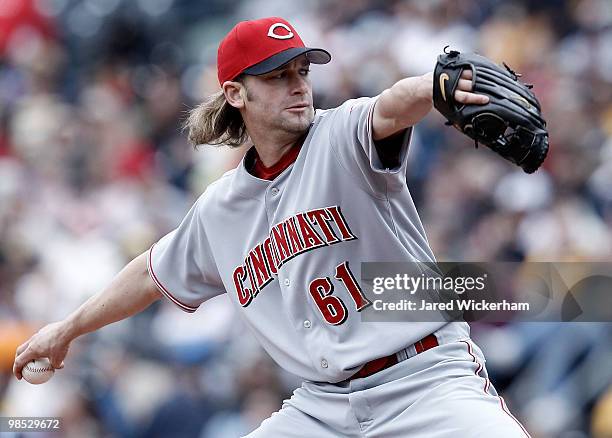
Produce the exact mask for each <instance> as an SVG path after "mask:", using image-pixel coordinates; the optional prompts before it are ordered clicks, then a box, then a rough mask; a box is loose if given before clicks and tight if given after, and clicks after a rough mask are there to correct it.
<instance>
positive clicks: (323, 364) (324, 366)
mask: <svg viewBox="0 0 612 438" xmlns="http://www.w3.org/2000/svg"><path fill="white" fill-rule="evenodd" d="M328 365H329V364H328V363H327V361H326V360H325V359H321V368H327V367H328Z"/></svg>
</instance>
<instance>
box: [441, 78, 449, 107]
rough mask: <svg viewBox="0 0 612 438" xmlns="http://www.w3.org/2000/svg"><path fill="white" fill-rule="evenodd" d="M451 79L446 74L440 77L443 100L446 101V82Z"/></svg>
mask: <svg viewBox="0 0 612 438" xmlns="http://www.w3.org/2000/svg"><path fill="white" fill-rule="evenodd" d="M449 79H450V78H449V77H448V75H447V74H446V73H442V74H441V75H440V90H441V91H442V99H444V100H445V101H446V88H445V85H446V81H448V80H449Z"/></svg>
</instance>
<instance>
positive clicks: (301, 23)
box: [0, 0, 612, 438]
mask: <svg viewBox="0 0 612 438" xmlns="http://www.w3.org/2000/svg"><path fill="white" fill-rule="evenodd" d="M267 15H280V16H283V17H285V18H287V19H289V20H290V21H292V22H293V23H294V24H295V26H296V27H297V28H298V29H299V30H300V33H301V34H302V37H303V38H304V40H305V41H306V42H307V44H310V45H319V46H320V47H325V48H327V49H328V50H329V51H330V52H331V53H332V55H333V56H334V59H333V61H332V63H331V64H329V65H327V66H315V67H314V68H313V71H312V79H313V84H314V89H315V103H316V106H317V107H320V108H329V107H333V106H336V105H338V104H339V103H341V102H342V101H344V100H346V99H348V98H352V97H357V96H363V95H368V96H371V95H376V94H378V93H379V92H380V91H382V90H383V89H384V88H385V87H387V86H389V85H391V84H392V83H393V82H394V81H396V80H398V79H399V78H401V77H403V76H407V75H416V74H422V73H425V72H426V71H428V70H431V68H432V66H433V64H434V61H435V56H436V55H437V54H438V53H439V52H440V51H441V49H442V47H444V46H445V45H446V44H451V45H452V47H453V48H457V49H460V50H476V51H479V52H480V53H482V54H485V55H487V56H489V57H491V58H493V59H494V60H496V61H498V62H500V61H502V60H503V61H506V62H507V63H508V64H509V65H511V66H512V67H513V68H515V69H516V70H517V71H519V72H521V73H523V74H524V76H525V77H526V78H527V80H528V82H533V83H534V84H535V91H536V93H537V94H538V96H539V97H540V99H541V102H542V104H543V107H544V114H545V116H546V117H547V119H548V121H549V126H550V134H551V152H550V154H549V158H548V159H547V161H546V163H545V165H544V168H543V169H542V170H540V171H538V172H537V173H536V174H534V175H531V176H526V175H524V174H522V173H521V172H520V171H518V170H516V169H515V168H513V167H511V166H510V165H509V164H506V163H505V162H503V161H502V160H500V159H498V158H497V156H494V155H493V154H492V153H490V152H489V151H487V150H478V151H474V148H473V145H472V144H471V143H470V142H469V141H467V140H465V139H464V138H462V137H461V136H460V135H459V134H458V133H457V132H456V131H455V130H454V129H451V128H447V127H445V126H443V124H442V122H443V120H442V118H441V117H440V116H439V115H437V114H435V113H433V112H432V113H431V114H430V116H428V117H427V118H426V119H425V120H424V121H423V122H421V123H420V124H419V125H418V127H417V129H416V134H415V137H414V141H413V144H412V149H411V159H410V171H409V174H408V184H409V187H410V189H411V191H412V193H413V196H414V198H415V201H416V203H417V205H418V207H419V210H420V213H421V215H422V219H423V222H424V224H425V227H426V229H427V232H428V236H429V239H430V242H431V244H432V246H433V249H434V252H435V253H436V255H437V256H438V258H439V260H466V261H470V260H472V261H485V260H511V261H520V260H527V261H609V260H610V254H611V246H612V239H611V233H612V231H611V229H610V226H611V225H612V2H611V1H610V0H567V1H562V0H522V1H519V0H516V1H503V0H413V1H399V0H396V1H377V0H345V1H332V0H317V1H308V2H305V1H288V0H253V1H246V0H244V1H241V0H36V1H35V0H0V416H8V415H18V416H42V415H47V416H51V415H58V416H62V417H63V418H64V424H65V430H64V432H63V433H62V436H70V437H94V436H103V437H168V436H173V437H201V438H223V437H237V436H240V435H241V434H245V433H247V432H249V431H250V430H252V429H254V428H255V427H256V426H257V425H259V423H260V422H261V421H262V420H263V419H264V418H266V417H268V416H269V415H270V414H271V413H272V412H273V411H275V410H277V409H279V407H280V404H281V401H282V400H283V399H284V398H286V397H288V396H289V395H290V394H291V392H292V390H293V389H294V388H295V387H297V386H298V385H299V381H298V380H297V379H296V378H295V377H293V376H290V375H287V374H286V373H284V372H282V371H281V370H279V369H278V368H277V367H276V366H275V365H274V364H273V363H271V362H270V360H269V359H268V357H267V356H266V355H265V354H264V353H262V351H261V349H260V348H259V347H258V346H257V344H256V342H255V340H254V339H253V338H252V337H250V335H249V334H248V333H247V332H246V331H245V328H244V327H243V326H242V324H241V323H240V321H239V319H238V317H237V316H236V315H235V314H234V312H233V310H232V309H231V308H230V307H229V305H228V301H226V299H225V298H224V297H221V298H218V299H215V300H213V301H212V302H210V303H207V305H205V306H203V308H202V309H200V310H199V311H198V312H196V313H195V314H193V315H187V314H184V313H182V312H181V311H180V310H178V309H176V308H174V307H172V306H171V305H170V304H168V303H165V302H164V303H160V304H159V305H155V306H153V307H152V308H150V309H149V310H148V311H146V312H145V313H143V314H140V315H138V316H137V317H134V318H132V319H130V320H128V321H124V322H122V323H119V324H116V325H113V326H110V327H107V328H105V329H104V330H101V331H99V332H98V333H95V334H92V335H89V336H87V337H85V338H83V339H81V340H78V341H77V342H76V343H75V344H74V345H73V347H72V350H71V352H70V354H69V357H68V360H67V364H66V368H65V370H63V371H62V372H59V373H57V375H56V376H55V377H54V378H53V379H52V380H51V381H50V382H49V383H48V384H45V385H42V386H39V387H35V386H31V385H28V384H26V383H22V382H17V381H15V380H14V379H13V378H12V377H11V374H10V369H11V365H12V361H13V357H14V350H15V348H16V346H17V345H19V344H20V343H21V342H23V340H25V339H26V338H27V337H28V336H29V335H31V334H32V333H33V332H34V331H36V330H37V329H38V328H40V327H41V326H42V325H44V324H46V323H48V322H51V321H55V320H58V319H61V318H63V317H64V316H66V315H67V314H68V313H69V312H70V311H72V310H73V309H75V308H76V307H77V306H78V305H79V304H80V303H82V302H83V301H84V300H85V299H86V298H87V297H88V296H90V295H91V294H93V293H95V292H97V291H99V290H100V289H101V288H102V287H103V286H104V285H105V284H106V283H107V282H108V281H109V279H110V278H111V277H112V276H113V275H114V274H115V273H116V272H118V271H119V270H120V269H121V267H122V266H123V265H124V264H125V263H127V262H128V261H129V260H130V259H131V258H132V257H134V256H136V255H137V254H139V253H140V252H142V251H144V250H146V249H147V248H148V247H149V246H150V245H151V243H152V242H154V241H155V240H157V239H158V238H159V237H160V236H161V235H163V234H165V233H166V232H168V231H169V230H171V229H172V228H173V227H174V226H176V224H178V222H179V220H180V219H181V218H182V216H183V214H184V213H185V212H186V211H187V209H188V208H189V206H190V205H191V203H192V202H193V201H194V200H195V198H196V196H198V195H199V194H200V193H201V192H202V191H203V189H204V187H205V186H206V185H207V184H208V183H209V182H210V181H212V180H214V179H216V178H217V177H218V176H220V175H221V174H222V173H223V172H224V171H226V170H227V169H230V168H232V167H234V166H235V165H236V164H237V162H238V161H239V160H240V158H241V155H242V153H243V152H244V149H238V150H228V149H227V148H221V149H219V148H213V147H210V146H206V147H202V148H200V149H199V150H198V151H194V150H193V149H192V148H191V147H190V146H189V145H188V144H187V143H186V140H185V136H184V135H183V134H182V133H181V129H180V126H181V123H182V120H183V119H184V117H185V112H186V111H187V110H188V109H189V108H190V107H192V106H194V105H195V104H197V103H198V102H199V101H200V100H201V99H202V98H203V97H204V96H206V95H207V94H209V93H211V92H214V91H215V90H216V88H217V83H216V72H215V56H216V48H217V44H218V41H219V40H220V38H222V36H223V35H224V34H225V33H226V32H227V31H228V30H229V29H230V28H231V27H232V25H233V24H234V23H236V22H237V21H239V20H242V19H250V18H258V17H262V16H267ZM611 327H612V325H610V324H594V323H593V324H585V323H581V324H578V323H575V324H569V323H557V324H554V323H544V324H535V323H534V324H505V325H495V326H490V325H488V326H482V325H478V324H475V325H473V335H474V337H475V339H476V341H477V342H479V343H480V344H481V345H482V347H483V350H484V351H485V354H486V355H487V356H488V363H487V366H488V368H489V371H490V373H491V375H492V378H493V381H494V382H495V384H496V386H497V388H498V389H499V390H501V392H502V393H503V394H504V395H505V397H506V399H507V402H508V404H509V405H510V406H511V409H512V410H513V412H514V413H515V414H516V415H517V417H519V418H520V419H521V420H522V421H523V422H524V424H525V425H526V426H527V428H528V430H529V431H530V432H531V433H532V436H533V437H538V438H549V437H563V438H583V437H589V436H592V437H596V438H610V437H612V392H611V391H610V383H611V381H612V371H611V370H612V330H611ZM0 435H1V434H0ZM37 436H42V435H37Z"/></svg>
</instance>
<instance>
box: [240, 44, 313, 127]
mask: <svg viewBox="0 0 612 438" xmlns="http://www.w3.org/2000/svg"><path fill="white" fill-rule="evenodd" d="M309 67H310V63H309V62H308V60H307V59H306V57H305V56H304V55H302V56H300V57H298V58H296V59H295V60H293V61H292V62H290V63H289V64H286V65H284V66H283V67H281V68H279V69H277V70H274V71H271V72H270V73H266V74H265V75H260V76H247V77H246V79H245V86H246V90H247V93H246V101H245V102H244V105H245V111H246V116H247V118H248V120H249V121H251V122H252V123H257V124H258V125H259V126H261V127H264V126H265V127H267V128H269V129H276V130H282V131H285V132H289V133H295V134H301V133H303V132H304V131H306V130H307V129H308V127H309V126H310V123H311V122H312V120H313V119H314V108H313V106H312V85H311V83H310V79H309V77H308V72H309V71H310V69H309Z"/></svg>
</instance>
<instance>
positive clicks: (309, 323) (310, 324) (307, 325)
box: [304, 320, 312, 328]
mask: <svg viewBox="0 0 612 438" xmlns="http://www.w3.org/2000/svg"><path fill="white" fill-rule="evenodd" d="M310 327H312V323H311V322H310V321H308V320H306V321H304V328H310Z"/></svg>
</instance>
